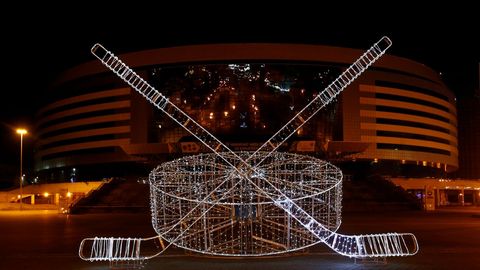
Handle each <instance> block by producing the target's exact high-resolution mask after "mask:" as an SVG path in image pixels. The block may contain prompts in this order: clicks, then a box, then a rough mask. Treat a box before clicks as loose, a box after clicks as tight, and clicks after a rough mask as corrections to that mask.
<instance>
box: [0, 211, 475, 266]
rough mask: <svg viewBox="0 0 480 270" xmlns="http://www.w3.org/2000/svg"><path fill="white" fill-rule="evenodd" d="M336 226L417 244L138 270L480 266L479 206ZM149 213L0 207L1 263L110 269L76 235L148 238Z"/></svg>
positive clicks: (357, 216)
mask: <svg viewBox="0 0 480 270" xmlns="http://www.w3.org/2000/svg"><path fill="white" fill-rule="evenodd" d="M339 232H342V233H346V234H350V233H359V234H361V233H363V234H365V233H378V232H412V233H415V235H416V236H417V238H418V242H419V245H420V251H419V253H418V254H417V255H415V256H412V257H403V258H391V259H388V261H387V264H370V263H357V264H355V262H354V260H353V259H349V258H346V257H342V256H340V255H337V254H336V253H334V252H332V251H330V250H329V249H327V248H325V247H323V246H322V245H318V246H315V247H313V248H310V249H308V250H307V251H306V252H301V253H296V254H291V255H289V256H287V257H281V258H280V257H275V258H259V259H218V258H206V257H201V256H192V255H188V254H185V252H184V251H183V250H179V249H175V248H173V249H172V250H169V252H167V254H166V255H162V257H158V258H155V259H152V260H150V261H148V262H147V263H146V264H145V267H144V269H185V270H188V269H192V270H201V269H212V270H216V269H229V270H237V269H262V270H268V269H275V270H283V269H480V211H478V212H477V213H475V212H471V211H463V212H452V211H441V212H433V213H425V212H397V213H354V214H348V213H347V214H344V216H343V224H342V226H341V227H340V230H339ZM153 235H154V231H153V229H152V226H151V223H150V217H149V215H147V214H85V215H62V214H56V213H55V212H53V213H52V212H47V211H44V212H42V211H36V212H32V211H24V212H23V213H20V212H19V211H4V212H0V269H108V268H109V265H108V263H90V262H84V261H82V260H81V259H80V258H79V257H78V247H79V244H80V241H81V240H82V239H83V238H85V237H93V236H123V237H148V236H153Z"/></svg>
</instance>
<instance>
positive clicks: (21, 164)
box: [17, 128, 27, 210]
mask: <svg viewBox="0 0 480 270" xmlns="http://www.w3.org/2000/svg"><path fill="white" fill-rule="evenodd" d="M17 133H18V134H20V210H22V200H23V190H22V184H23V135H25V134H27V130H26V129H24V128H19V129H17Z"/></svg>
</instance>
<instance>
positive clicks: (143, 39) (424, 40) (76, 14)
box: [0, 3, 480, 188]
mask: <svg viewBox="0 0 480 270" xmlns="http://www.w3.org/2000/svg"><path fill="white" fill-rule="evenodd" d="M85 4H87V3H85ZM138 5H139V6H140V4H138ZM36 8H40V7H29V10H26V8H25V7H18V8H14V9H12V10H4V11H5V12H11V13H12V15H14V16H13V18H14V19H13V20H12V19H10V18H6V17H5V16H3V17H2V18H1V19H0V22H1V23H2V33H1V35H2V40H3V42H2V43H3V50H2V65H3V67H2V70H4V71H3V74H4V75H7V76H2V77H3V78H4V81H3V83H2V98H1V99H0V106H1V107H0V188H1V187H2V182H4V183H5V181H6V182H8V181H11V180H9V179H7V178H10V177H12V175H13V176H15V173H17V174H18V172H17V170H18V163H19V153H18V152H19V141H20V139H19V136H18V135H17V134H15V128H16V127H18V126H25V127H26V128H27V129H29V130H32V127H33V124H34V114H35V111H36V110H37V109H38V107H39V106H40V104H41V102H42V96H43V94H44V93H45V92H46V91H47V89H48V85H49V83H51V81H52V80H53V79H54V78H55V76H57V75H58V74H59V72H61V71H62V70H65V69H66V68H69V67H72V66H75V65H77V64H80V63H82V62H85V61H90V60H94V58H93V56H92V55H91V54H90V47H91V46H92V45H93V44H94V43H97V42H99V43H102V44H103V45H105V47H107V48H109V49H110V50H112V51H113V52H114V53H116V54H121V53H124V52H129V51H135V50H141V49H148V48H157V47H168V46H175V45H187V44H201V43H231V42H278V43H306V44H325V45H334V46H345V47H352V48H359V49H362V50H364V49H367V48H368V47H370V46H371V44H373V43H374V42H375V41H377V40H378V39H379V38H380V37H381V36H383V35H387V36H389V37H390V38H391V39H392V41H393V46H392V47H391V48H390V49H389V52H388V53H389V54H393V55H397V56H402V57H406V58H410V59H412V60H415V61H418V62H421V63H424V64H426V65H427V66H429V67H431V68H433V69H435V70H437V71H438V72H441V73H442V77H443V78H444V80H445V82H446V83H447V85H448V86H449V87H450V89H452V90H453V91H454V92H455V93H456V94H457V96H458V97H459V98H470V97H472V96H473V93H474V89H475V88H478V63H479V61H480V42H479V41H478V39H479V36H480V34H479V33H480V29H479V27H480V23H479V22H478V18H477V16H478V14H474V12H475V11H474V10H475V8H473V7H472V8H469V7H462V9H461V10H459V9H456V8H451V7H448V8H445V9H444V10H443V12H440V11H438V10H436V11H435V12H433V11H432V12H430V11H429V12H428V15H427V16H428V17H423V15H424V12H427V11H425V10H421V11H419V12H416V13H415V14H414V13H412V12H411V10H412V9H411V8H408V7H407V8H405V7H403V8H401V9H399V10H397V8H396V7H392V8H390V9H385V10H382V11H381V12H379V11H376V12H373V11H365V12H355V13H352V14H349V15H345V14H342V15H341V16H332V14H335V12H339V11H340V10H339V9H333V8H332V10H328V9H327V8H323V9H313V8H312V9H310V8H308V7H302V8H291V7H280V10H273V9H266V10H263V9H262V10H260V9H257V7H252V6H243V7H241V8H238V9H237V8H235V11H236V12H235V14H232V13H231V12H233V10H232V9H227V10H226V11H223V12H217V11H212V10H210V11H209V12H207V13H205V12H196V11H197V10H196V9H195V7H191V8H190V9H189V10H188V11H185V10H183V9H178V8H172V7H168V8H166V7H151V9H149V11H148V12H147V13H143V11H145V10H139V9H138V8H137V7H136V6H135V5H133V4H132V5H130V6H128V8H123V11H122V12H120V13H114V12H113V11H111V12H106V10H102V12H92V10H94V8H93V7H92V8H90V7H86V6H69V7H65V6H63V7H60V6H55V9H53V7H51V10H50V11H46V12H39V11H38V10H36ZM42 8H43V9H47V10H48V8H49V7H45V6H43V7H42ZM393 8H394V9H395V12H396V13H397V15H392V14H393V13H392V9H393ZM334 11H335V12H334ZM369 12H370V13H369ZM105 14H110V15H105ZM112 14H117V15H115V16H113V15H112ZM367 14H371V15H367ZM365 18H368V19H365ZM225 28H226V29H225ZM34 136H35V134H34V131H33V132H32V133H31V134H30V135H29V136H28V137H25V145H24V146H25V152H24V155H25V167H26V169H27V171H28V170H29V168H31V166H32V162H31V160H32V157H33V144H32V142H33V140H34V139H33V138H34Z"/></svg>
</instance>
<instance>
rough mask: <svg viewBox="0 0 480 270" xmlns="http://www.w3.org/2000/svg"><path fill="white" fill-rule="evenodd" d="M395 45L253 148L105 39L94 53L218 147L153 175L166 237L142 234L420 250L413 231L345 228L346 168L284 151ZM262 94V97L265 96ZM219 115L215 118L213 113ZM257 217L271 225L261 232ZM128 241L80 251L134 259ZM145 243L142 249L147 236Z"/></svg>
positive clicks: (372, 250) (234, 242) (253, 252)
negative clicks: (207, 125) (201, 119)
mask: <svg viewBox="0 0 480 270" xmlns="http://www.w3.org/2000/svg"><path fill="white" fill-rule="evenodd" d="M390 45H391V41H390V40H389V39H388V38H386V37H384V38H382V39H381V40H380V41H379V42H377V43H375V44H374V46H372V47H371V48H370V49H369V50H368V51H367V52H365V53H364V54H363V55H362V56H361V57H360V58H359V59H358V60H357V61H355V62H354V63H353V64H352V65H351V66H350V67H349V68H348V69H346V70H345V71H344V72H343V73H342V75H340V77H338V78H337V79H335V80H334V81H333V82H332V83H331V84H330V85H329V86H328V87H327V88H326V89H325V90H323V91H322V92H320V93H319V94H318V95H316V96H315V98H314V99H313V100H312V101H311V102H310V103H309V104H308V105H307V106H306V107H305V108H304V109H302V110H301V111H300V112H299V113H297V114H296V115H295V116H294V117H293V119H292V120H291V121H289V122H288V123H287V124H286V125H285V126H284V127H282V128H281V129H280V130H279V131H278V132H277V133H276V134H275V135H274V136H273V137H272V138H270V139H269V140H268V141H267V142H266V143H265V144H264V145H263V146H262V147H260V149H258V150H257V151H256V152H253V153H251V152H232V151H231V150H230V149H229V148H228V147H227V146H226V145H224V144H223V143H222V142H220V141H219V140H218V139H217V138H216V137H214V136H213V135H212V134H211V133H209V132H208V131H207V130H205V129H204V128H203V127H202V126H201V125H199V124H198V123H197V122H195V121H194V120H193V119H192V118H191V117H189V116H188V115H186V114H185V113H184V112H183V111H181V110H180V109H179V108H178V107H177V106H175V105H174V104H173V103H171V102H170V101H169V100H168V99H167V98H166V97H165V96H163V95H162V94H161V93H160V92H158V91H157V90H155V89H154V88H153V87H152V86H150V85H149V84H148V83H146V82H145V81H144V80H143V79H142V78H140V77H139V76H138V75H137V74H136V73H135V72H133V71H132V70H131V69H130V68H129V67H128V66H126V65H125V64H124V63H123V62H122V61H120V60H119V59H118V58H117V57H116V56H114V55H113V54H112V53H110V52H109V51H107V50H106V49H105V48H103V47H102V46H101V45H98V44H97V45H95V46H94V47H93V48H92V52H93V53H94V55H95V56H97V57H98V58H99V59H100V60H101V61H102V62H103V63H104V64H105V65H106V66H107V67H109V68H110V69H111V70H112V71H114V73H115V74H117V75H118V76H119V77H120V78H122V79H123V80H125V81H126V82H127V83H128V84H129V85H130V86H132V87H133V88H134V89H135V90H137V91H138V92H139V93H140V94H142V95H143V96H144V97H145V98H146V99H147V100H149V101H150V102H151V103H153V104H154V105H155V106H156V107H157V108H159V109H161V110H162V111H164V112H165V113H166V114H167V115H168V116H170V117H171V118H172V120H174V121H176V122H177V123H178V124H180V125H182V126H183V127H184V128H185V129H187V131H189V132H190V133H191V134H192V135H194V136H195V137H196V138H197V139H199V140H200V141H201V142H202V143H204V145H205V146H206V147H207V148H209V149H210V150H212V151H213V153H212V154H201V155H196V156H191V157H185V158H182V159H178V160H175V161H173V162H168V163H164V164H162V165H161V166H159V167H157V169H156V170H154V171H153V172H152V173H151V174H150V176H149V180H150V189H151V209H152V224H153V226H154V229H155V230H156V232H157V233H158V236H156V237H152V238H148V239H141V240H139V241H140V242H142V241H150V240H152V239H155V238H163V239H166V240H168V242H169V244H168V246H170V245H172V244H173V245H177V246H180V247H183V248H185V249H187V250H192V251H197V252H201V253H206V254H213V255H228V256H245V255H248V256H264V255H268V254H278V253H284V252H289V251H293V250H298V249H301V248H305V247H307V246H310V245H313V244H315V243H317V242H323V243H325V244H327V245H328V246H329V247H331V248H332V249H333V250H335V251H336V252H338V253H339V254H342V255H345V256H349V257H357V258H361V257H387V256H407V255H413V254H415V253H416V252H417V251H418V244H417V241H416V238H415V236H414V235H413V234H399V233H387V234H371V235H360V236H358V235H357V236H356V235H352V236H349V235H342V234H338V233H336V230H337V229H338V227H339V225H340V222H341V181H342V173H341V171H340V170H339V169H338V168H336V167H335V166H333V165H331V164H330V163H328V162H325V161H321V160H317V159H314V158H312V157H307V156H302V155H295V154H287V153H278V152H276V150H277V148H278V146H279V145H281V144H283V143H284V142H285V141H286V140H287V139H288V138H289V137H290V136H292V134H294V133H295V132H296V131H297V130H299V129H300V128H301V127H302V126H303V124H304V123H305V122H307V121H308V120H309V119H310V118H311V117H312V116H313V115H314V114H316V113H317V112H318V111H319V110H320V109H321V108H323V107H324V106H326V105H327V104H328V103H330V102H332V101H333V100H335V98H336V96H337V95H338V94H339V93H340V92H341V91H342V90H343V89H345V88H346V87H347V86H348V85H349V84H350V83H351V82H352V81H353V80H354V79H355V78H357V77H358V76H359V75H360V74H361V73H362V72H363V71H365V70H366V69H367V68H368V67H369V66H370V65H371V64H372V63H373V62H374V61H376V60H377V59H378V58H379V57H380V56H382V55H383V54H384V53H385V50H386V49H387V48H388V47H390ZM231 68H239V67H236V66H232V67H231ZM252 99H253V101H255V96H252ZM252 106H253V104H252ZM254 108H255V107H254ZM210 116H211V117H212V118H213V113H211V114H210ZM192 191H193V192H192ZM311 202H313V203H311ZM237 209H238V211H237ZM253 209H255V210H253ZM257 209H258V210H260V211H259V212H262V214H261V215H259V216H255V219H254V218H253V214H252V213H253V212H257V211H258V210H257ZM232 216H234V217H235V219H234V218H232ZM257 220H260V221H261V223H258V222H257ZM332 221H333V222H332ZM253 224H255V227H260V228H261V230H260V231H261V232H262V234H259V235H256V234H253V230H252V226H253ZM284 224H288V225H287V226H285V225H284ZM286 233H288V235H287V236H285V234H286ZM298 234H300V235H298ZM292 235H293V236H292ZM202 239H203V241H202ZM286 239H287V241H286ZM291 240H295V241H293V243H292V241H291ZM88 241H90V242H92V244H91V247H92V248H91V253H90V257H85V256H83V252H82V251H83V247H84V245H85V243H87V242H88ZM124 242H125V243H130V240H129V239H127V240H126V239H125V238H93V239H92V238H90V239H85V240H84V241H82V243H81V246H80V250H79V254H80V257H81V258H82V259H87V260H129V259H131V258H133V255H132V254H134V253H132V252H131V251H132V250H133V247H130V245H128V248H127V247H126V248H125V250H124V249H122V248H123V243H124ZM140 242H139V243H140ZM292 244H293V245H292ZM132 246H133V245H132ZM137 246H138V250H140V249H139V246H140V244H138V245H137ZM168 246H167V247H165V248H164V249H163V250H161V251H160V252H158V253H157V254H154V255H151V256H144V257H140V256H139V255H138V254H137V253H135V257H134V258H135V259H138V258H141V259H149V258H153V257H155V256H158V255H159V254H161V253H162V252H163V251H164V250H165V249H166V248H168ZM119 254H120V255H119ZM124 254H127V255H126V256H125V255H124Z"/></svg>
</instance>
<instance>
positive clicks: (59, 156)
mask: <svg viewBox="0 0 480 270" xmlns="http://www.w3.org/2000/svg"><path fill="white" fill-rule="evenodd" d="M360 53H361V52H360V50H354V49H347V48H335V47H326V46H313V45H290V44H289V45H283V44H228V45H196V46H183V47H175V48H164V49H156V50H149V51H141V52H135V53H129V54H125V55H122V56H121V57H122V59H124V60H125V62H127V63H128V64H129V65H130V66H131V67H134V68H135V70H136V71H137V73H139V75H141V76H142V77H144V78H146V79H147V80H148V81H149V82H150V83H151V84H153V85H154V86H155V87H156V88H157V89H159V90H160V91H162V92H163V93H164V94H165V95H167V96H168V97H169V99H170V100H171V101H172V102H173V103H175V104H176V105H177V106H178V107H180V108H181V109H182V110H184V111H185V112H187V113H188V114H189V115H191V116H192V117H193V118H194V119H196V120H197V121H198V122H199V123H200V124H202V125H203V126H204V127H205V128H207V129H208V130H211V131H212V132H213V133H214V134H215V135H216V136H218V137H220V138H221V139H222V140H223V141H225V142H226V143H227V144H228V145H229V146H230V147H231V148H233V149H234V150H245V151H248V150H256V149H257V148H258V146H259V145H260V144H261V143H262V142H264V141H265V139H266V138H267V137H268V136H269V135H271V134H272V132H274V131H276V130H277V129H278V128H279V127H281V126H282V125H283V124H284V123H285V121H287V120H288V119H290V118H291V117H292V116H293V115H294V114H295V113H297V110H298V109H300V108H302V107H303V106H304V105H305V104H306V103H307V102H309V101H310V100H311V99H312V98H313V97H315V95H316V94H318V92H319V91H321V90H323V88H324V87H325V86H326V85H328V83H330V82H331V80H333V79H334V78H335V77H337V76H338V75H339V74H340V73H341V72H342V71H343V70H344V69H345V68H346V67H347V66H348V65H349V64H350V63H351V62H352V61H353V60H354V59H355V58H356V57H357V56H358V55H359V54H360ZM49 96H50V97H49V98H48V100H49V103H48V104H46V105H45V106H44V107H43V108H42V109H41V110H40V111H39V113H38V115H37V116H38V121H37V134H38V135H39V140H38V141H37V144H36V156H35V158H36V165H35V166H36V170H37V172H39V173H40V174H42V175H43V176H44V178H49V179H64V180H68V179H70V178H71V174H72V171H73V168H78V169H77V173H78V177H80V178H90V177H92V178H94V177H98V175H95V173H94V169H92V168H95V166H97V165H98V166H99V165H101V166H102V171H103V172H104V173H110V172H109V170H108V168H111V173H112V175H114V173H118V172H119V171H122V169H124V168H130V167H135V166H138V165H140V166H143V164H149V165H155V164H157V163H159V162H160V161H165V160H169V159H171V158H172V157H178V156H182V155H185V154H194V153H199V152H203V151H204V150H205V149H203V147H202V146H201V144H199V143H197V142H196V141H195V139H193V138H191V137H190V136H189V135H188V134H187V133H186V132H185V131H184V130H183V129H182V128H181V127H178V126H177V125H176V124H175V123H172V122H171V121H170V120H168V119H167V118H166V117H165V116H164V115H162V113H161V112H159V111H156V110H154V109H153V108H152V107H151V106H149V105H148V104H147V103H146V102H145V101H144V99H143V98H142V97H141V96H139V95H138V94H136V93H134V91H132V90H131V89H130V88H128V87H126V86H125V85H124V84H123V83H122V82H121V81H119V80H118V79H116V78H115V76H114V75H113V74H111V73H109V72H108V71H107V70H105V69H104V68H102V67H101V66H100V65H99V64H98V63H96V62H94V61H92V62H89V63H85V64H82V65H79V66H77V67H75V68H73V69H71V70H68V71H66V72H65V73H64V74H62V76H60V77H59V78H58V80H57V81H56V82H55V84H54V86H53V87H52V89H51V90H50V92H49ZM456 121H457V117H456V108H455V97H454V95H453V94H452V93H451V92H450V91H449V90H448V89H447V88H446V86H445V85H444V84H443V83H442V82H441V80H440V78H439V77H438V75H437V74H436V73H435V72H434V71H433V70H431V69H429V68H427V67H425V66H424V65H422V64H419V63H416V62H413V61H410V60H408V59H403V58H399V57H394V56H389V55H386V56H384V57H383V58H382V60H381V61H379V62H378V63H376V64H375V66H373V67H371V68H370V69H369V70H368V71H367V72H366V73H365V74H363V75H362V76H361V77H359V78H358V79H357V80H356V81H355V82H354V83H353V84H352V85H350V86H349V87H348V88H347V90H346V91H344V92H343V93H342V95H341V96H340V98H339V101H338V102H335V103H334V104H331V105H329V106H328V107H327V108H326V109H324V110H322V112H321V113H319V114H318V115H317V116H315V118H314V119H312V120H311V121H309V123H308V124H307V125H306V126H305V127H304V128H303V129H302V130H299V131H298V133H297V136H296V137H295V138H292V140H291V141H290V142H289V143H288V144H287V145H286V146H285V147H284V148H283V149H281V150H284V151H292V152H302V153H307V154H308V153H309V154H313V155H329V156H332V155H333V156H335V155H341V156H342V159H343V160H351V161H357V160H367V161H372V162H382V161H384V160H388V161H392V162H396V163H399V164H413V165H414V166H419V167H420V168H421V167H429V168H436V169H439V170H444V171H454V170H455V169H456V168H457V167H458V149H457V128H456V126H457V123H456ZM105 168H107V169H105ZM89 170H90V171H91V172H89ZM82 172H83V174H82ZM112 175H104V176H112Z"/></svg>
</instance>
